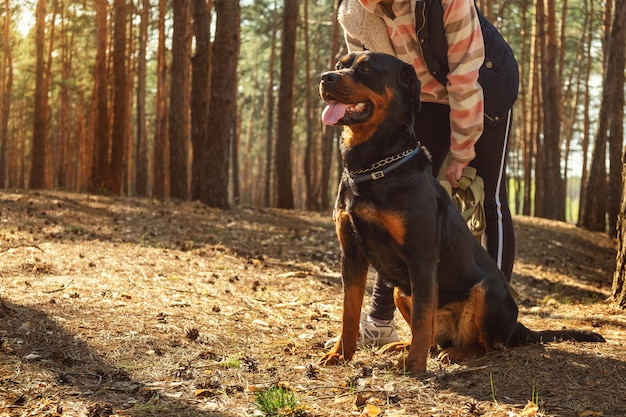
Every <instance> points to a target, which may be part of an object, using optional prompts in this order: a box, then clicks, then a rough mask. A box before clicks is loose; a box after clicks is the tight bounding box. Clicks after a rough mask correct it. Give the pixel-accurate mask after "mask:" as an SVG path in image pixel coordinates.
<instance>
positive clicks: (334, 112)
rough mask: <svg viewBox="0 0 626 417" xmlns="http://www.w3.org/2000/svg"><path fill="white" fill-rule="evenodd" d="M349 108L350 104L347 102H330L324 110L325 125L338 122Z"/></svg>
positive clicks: (323, 120)
mask: <svg viewBox="0 0 626 417" xmlns="http://www.w3.org/2000/svg"><path fill="white" fill-rule="evenodd" d="M347 108H348V105H347V104H345V103H338V102H336V101H334V102H332V103H329V104H328V106H326V108H325V109H324V111H323V112H322V122H323V123H324V124H325V125H334V124H337V122H338V121H339V120H341V118H342V117H343V116H344V115H345V114H346V109H347Z"/></svg>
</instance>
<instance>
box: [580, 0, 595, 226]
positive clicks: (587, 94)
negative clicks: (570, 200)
mask: <svg viewBox="0 0 626 417" xmlns="http://www.w3.org/2000/svg"><path fill="white" fill-rule="evenodd" d="M593 3H594V2H593V0H585V22H586V23H585V27H586V28H587V30H586V31H585V33H586V50H585V54H586V57H587V59H586V62H585V81H584V83H585V90H584V105H583V109H584V110H583V131H582V135H581V136H582V144H581V148H582V157H583V160H582V173H581V174H580V199H579V206H578V221H577V224H578V226H582V215H583V213H584V212H585V210H586V208H585V204H586V201H587V198H586V196H585V193H586V192H587V180H588V173H587V170H588V166H589V161H588V159H589V158H588V157H587V155H588V154H589V136H590V133H589V132H590V130H591V120H590V117H589V116H590V114H589V113H590V107H591V86H590V83H589V80H590V79H591V67H592V64H593V54H592V44H593V30H594V27H595V26H594V21H595V19H594V18H593V15H594V9H593Z"/></svg>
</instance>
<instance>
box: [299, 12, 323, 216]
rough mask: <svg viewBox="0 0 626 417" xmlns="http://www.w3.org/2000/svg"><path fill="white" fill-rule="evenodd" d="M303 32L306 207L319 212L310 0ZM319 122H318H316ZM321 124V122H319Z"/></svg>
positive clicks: (303, 20)
mask: <svg viewBox="0 0 626 417" xmlns="http://www.w3.org/2000/svg"><path fill="white" fill-rule="evenodd" d="M303 7H304V16H303V19H302V22H303V23H302V24H303V28H302V32H303V34H304V68H305V69H304V118H305V123H306V145H305V150H304V185H305V193H306V196H305V203H304V204H305V207H306V209H307V210H314V211H319V209H320V202H319V191H320V190H319V183H318V182H317V181H316V177H317V173H318V172H319V168H318V167H317V166H316V161H317V158H316V156H317V155H316V152H315V151H316V146H315V139H316V136H314V135H313V120H312V117H313V114H312V112H311V96H312V94H311V54H310V45H309V23H308V22H309V0H304V5H303ZM316 121H317V120H316ZM318 123H319V122H318Z"/></svg>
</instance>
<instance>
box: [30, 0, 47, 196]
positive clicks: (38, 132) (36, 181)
mask: <svg viewBox="0 0 626 417" xmlns="http://www.w3.org/2000/svg"><path fill="white" fill-rule="evenodd" d="M45 24H46V0H38V1H37V8H36V11H35V46H36V63H35V107H34V112H33V142H32V160H31V170H30V178H29V182H28V186H29V188H31V189H41V188H44V187H45V185H46V183H45V181H46V179H45V174H46V147H47V143H46V142H47V136H48V127H47V124H48V121H47V120H46V113H47V112H46V102H47V95H48V92H47V91H46V90H45V62H44V48H45V46H44V43H45V29H46V28H45Z"/></svg>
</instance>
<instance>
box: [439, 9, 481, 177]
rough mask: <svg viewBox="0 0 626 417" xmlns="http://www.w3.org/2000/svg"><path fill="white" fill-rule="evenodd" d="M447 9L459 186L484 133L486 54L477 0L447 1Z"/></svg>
mask: <svg viewBox="0 0 626 417" xmlns="http://www.w3.org/2000/svg"><path fill="white" fill-rule="evenodd" d="M444 5H445V10H444V27H445V30H446V39H447V41H448V67H449V70H450V72H449V74H448V84H447V86H446V89H447V91H448V98H449V102H450V130H451V135H450V136H451V137H450V151H451V153H452V157H453V163H451V164H450V167H449V169H448V171H450V170H451V171H454V175H452V176H454V178H452V180H453V181H451V182H454V183H456V180H457V179H459V178H460V177H461V171H462V170H463V167H464V166H465V165H467V164H468V163H469V162H470V161H471V160H472V159H474V157H475V155H476V153H475V151H474V144H475V143H476V141H477V140H478V138H479V137H480V136H481V134H482V131H483V122H484V115H483V113H484V105H483V90H482V88H481V86H480V84H478V71H479V69H480V67H481V65H482V63H483V60H484V56H485V53H484V43H483V37H482V32H481V30H480V23H479V21H478V16H477V14H476V9H475V6H474V0H447V1H446V0H444ZM450 174H452V173H450ZM446 176H448V175H446ZM449 179H450V178H449ZM453 185H454V184H453Z"/></svg>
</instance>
